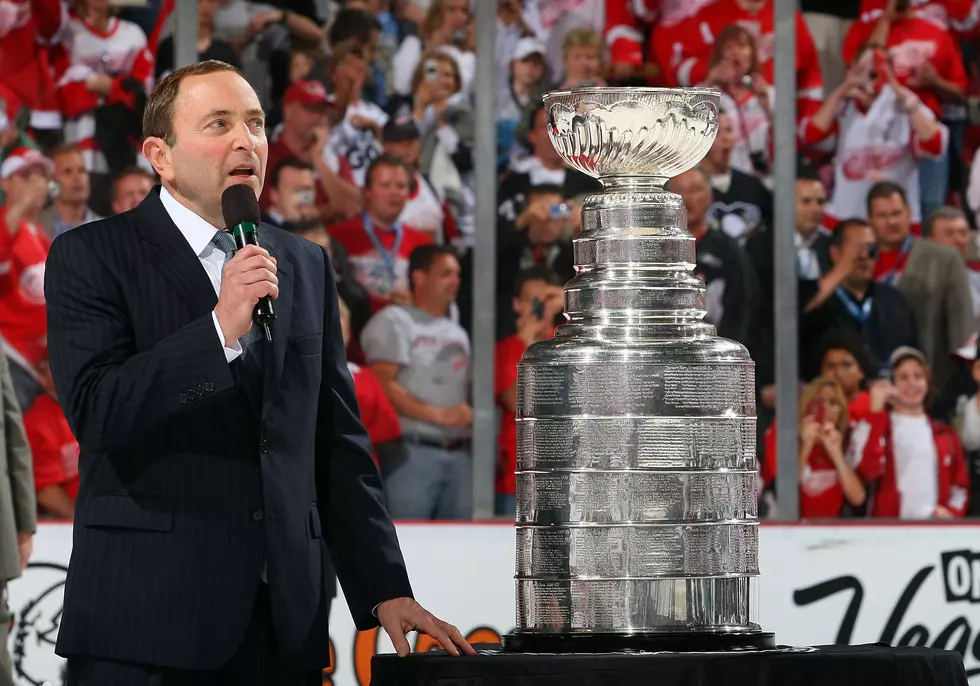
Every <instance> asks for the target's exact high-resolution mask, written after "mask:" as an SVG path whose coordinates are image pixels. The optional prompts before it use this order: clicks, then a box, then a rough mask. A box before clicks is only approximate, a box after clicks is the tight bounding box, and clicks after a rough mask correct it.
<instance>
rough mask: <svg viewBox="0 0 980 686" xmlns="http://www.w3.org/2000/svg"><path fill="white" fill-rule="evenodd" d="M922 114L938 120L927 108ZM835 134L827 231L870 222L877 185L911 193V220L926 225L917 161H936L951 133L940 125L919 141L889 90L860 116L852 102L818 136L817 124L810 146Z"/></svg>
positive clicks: (811, 129)
mask: <svg viewBox="0 0 980 686" xmlns="http://www.w3.org/2000/svg"><path fill="white" fill-rule="evenodd" d="M923 110H924V111H925V112H926V113H927V114H928V115H929V116H930V117H931V118H933V119H934V118H935V115H934V114H933V113H932V110H930V109H929V108H927V107H923ZM834 132H836V133H837V151H836V155H835V158H836V165H835V168H834V190H833V195H832V196H831V199H830V203H829V204H828V205H827V213H826V215H827V216H826V219H825V222H824V225H825V226H828V227H832V226H835V225H836V224H837V221H838V220H841V219H848V218H850V217H857V218H859V219H866V218H867V199H868V191H869V190H870V189H871V186H873V185H874V184H875V183H877V182H878V181H894V182H895V183H898V184H900V185H901V186H902V187H903V188H904V189H905V192H906V193H907V194H908V204H909V207H910V209H911V211H912V221H913V222H915V223H918V222H920V221H922V213H921V209H920V208H921V203H920V201H919V161H920V160H921V159H922V158H924V157H929V158H933V159H935V158H938V157H941V156H942V154H943V153H944V152H945V151H946V147H947V145H948V144H949V131H948V130H947V129H946V126H945V125H943V124H939V132H938V133H937V134H936V135H935V136H933V138H931V139H929V140H921V139H920V138H919V137H918V136H917V135H916V134H915V132H914V131H913V130H912V122H911V121H910V120H909V115H908V113H907V112H906V110H905V106H904V105H902V103H900V102H899V101H898V98H897V97H896V95H895V91H894V90H892V88H891V87H890V86H885V87H884V88H883V89H882V90H881V93H879V95H878V97H877V98H876V99H875V101H874V102H873V103H871V107H869V108H868V110H867V111H866V112H862V111H861V110H860V109H859V108H858V107H857V105H855V104H854V103H853V102H852V101H848V102H846V103H845V104H843V105H842V106H841V108H840V110H839V111H838V113H837V121H836V123H835V125H834V126H833V127H831V129H830V131H826V132H820V131H819V130H817V129H816V127H815V126H814V125H813V124H810V126H809V127H808V131H807V138H808V140H810V141H814V140H817V139H819V138H820V137H822V136H827V135H830V134H831V133H834Z"/></svg>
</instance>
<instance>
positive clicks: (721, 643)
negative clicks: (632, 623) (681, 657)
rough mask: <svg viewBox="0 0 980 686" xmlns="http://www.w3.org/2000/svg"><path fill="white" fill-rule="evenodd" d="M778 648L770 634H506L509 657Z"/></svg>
mask: <svg viewBox="0 0 980 686" xmlns="http://www.w3.org/2000/svg"><path fill="white" fill-rule="evenodd" d="M775 646H776V636H775V634H773V633H772V632H771V631H770V632H748V631H746V632H733V633H707V632H705V633H695V632H687V633H681V632H678V633H634V634H616V633H607V634H558V633H555V634H517V633H514V634H505V635H504V636H502V637H501V649H502V651H503V652H505V653H620V652H643V653H655V652H670V653H703V652H722V651H736V650H766V649H769V648H774V647H775Z"/></svg>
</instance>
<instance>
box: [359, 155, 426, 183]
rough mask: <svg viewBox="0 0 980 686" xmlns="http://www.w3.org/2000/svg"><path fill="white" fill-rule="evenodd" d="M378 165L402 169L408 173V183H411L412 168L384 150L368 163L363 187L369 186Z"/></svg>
mask: <svg viewBox="0 0 980 686" xmlns="http://www.w3.org/2000/svg"><path fill="white" fill-rule="evenodd" d="M379 167H398V168H399V169H404V170H405V173H406V174H408V180H409V183H411V181H412V177H413V176H414V172H413V171H412V168H411V167H409V166H408V165H407V164H406V163H405V160H403V159H402V158H400V157H398V156H396V155H392V154H390V153H387V152H386V153H382V154H381V155H379V156H378V157H376V158H375V159H374V160H373V161H372V162H371V164H369V165H368V168H367V172H366V173H365V174H364V187H365V188H370V187H371V181H372V179H373V178H374V171H375V170H376V169H378V168H379Z"/></svg>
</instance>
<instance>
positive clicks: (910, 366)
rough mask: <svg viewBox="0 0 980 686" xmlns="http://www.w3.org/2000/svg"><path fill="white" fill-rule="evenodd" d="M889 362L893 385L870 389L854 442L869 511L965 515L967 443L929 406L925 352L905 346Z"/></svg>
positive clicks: (912, 516)
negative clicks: (866, 410) (866, 411)
mask: <svg viewBox="0 0 980 686" xmlns="http://www.w3.org/2000/svg"><path fill="white" fill-rule="evenodd" d="M890 366H891V369H892V376H893V385H889V386H887V387H882V388H880V389H875V391H876V392H873V393H872V394H871V415H870V416H869V418H868V419H867V420H866V421H862V422H860V423H859V424H858V426H857V427H856V428H855V430H854V436H853V439H852V441H853V443H852V445H851V450H852V454H853V455H854V457H855V459H857V460H858V461H859V463H858V473H859V474H860V475H861V477H862V478H863V479H864V481H865V483H866V484H867V486H868V502H869V511H870V513H871V516H872V517H882V518H899V519H952V518H954V517H962V516H963V515H964V513H965V512H966V507H967V494H968V489H969V484H970V481H969V475H968V473H967V469H966V462H965V460H964V458H963V447H962V446H961V445H960V441H959V438H958V437H957V436H956V432H955V431H953V429H951V428H950V427H949V426H947V425H945V424H943V423H941V422H937V421H934V420H933V419H931V418H930V417H929V415H928V414H927V412H926V407H927V404H928V401H929V397H930V394H931V392H932V372H931V370H930V369H929V365H928V364H927V363H926V358H925V355H923V354H922V352H921V351H919V350H916V349H915V348H910V347H907V346H903V347H901V348H898V349H897V350H896V351H895V352H894V353H893V354H892V357H891V365H890Z"/></svg>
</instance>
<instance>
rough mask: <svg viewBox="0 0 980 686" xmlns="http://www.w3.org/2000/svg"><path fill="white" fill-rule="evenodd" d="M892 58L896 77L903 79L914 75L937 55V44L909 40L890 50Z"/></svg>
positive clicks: (927, 41)
mask: <svg viewBox="0 0 980 686" xmlns="http://www.w3.org/2000/svg"><path fill="white" fill-rule="evenodd" d="M888 54H889V55H890V56H891V58H892V68H893V69H894V70H895V76H896V77H898V78H903V77H906V76H910V75H912V74H914V73H915V72H916V71H917V70H918V69H919V67H921V66H922V65H923V64H925V63H926V62H929V61H930V60H932V58H933V57H935V55H936V44H935V43H934V42H933V41H930V40H907V41H905V42H904V43H900V44H899V45H895V46H893V47H891V48H889V50H888Z"/></svg>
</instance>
